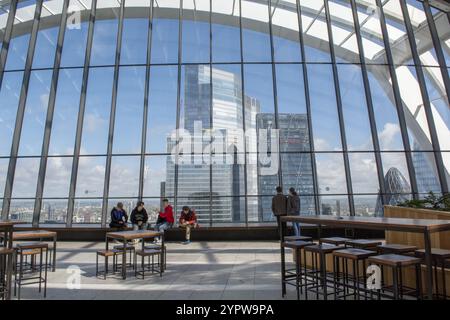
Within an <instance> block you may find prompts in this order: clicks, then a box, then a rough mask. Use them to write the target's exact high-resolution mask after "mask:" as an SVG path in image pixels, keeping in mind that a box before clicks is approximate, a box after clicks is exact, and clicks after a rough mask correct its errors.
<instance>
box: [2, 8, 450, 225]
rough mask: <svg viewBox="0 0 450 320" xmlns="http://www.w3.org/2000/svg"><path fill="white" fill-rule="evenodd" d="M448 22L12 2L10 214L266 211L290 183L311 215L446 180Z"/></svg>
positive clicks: (65, 218) (6, 207)
mask: <svg viewBox="0 0 450 320" xmlns="http://www.w3.org/2000/svg"><path fill="white" fill-rule="evenodd" d="M8 21H9V23H8ZM449 30H450V20H449V14H448V13H445V12H441V11H439V10H438V9H435V8H433V7H430V6H429V5H427V4H425V5H424V4H423V3H422V2H421V1H416V0H230V1H223V0H195V1H194V0H120V1H118V0H23V1H20V0H12V1H3V2H2V4H1V5H0V48H1V55H0V101H1V103H0V210H1V215H2V217H4V218H6V217H10V218H12V219H20V220H24V221H26V222H29V223H33V224H34V225H38V224H39V223H40V224H50V223H58V224H67V225H69V226H71V225H76V224H98V225H103V226H105V225H106V224H107V223H108V222H109V212H110V210H111V209H112V207H113V206H114V205H115V204H116V203H117V202H119V201H120V202H123V203H124V204H125V208H126V210H128V211H131V210H132V209H133V208H134V206H135V205H136V202H137V201H139V200H141V199H142V200H143V201H144V202H145V204H146V207H147V210H148V212H149V213H150V221H155V220H156V217H157V214H158V212H159V210H160V208H161V201H162V199H164V198H168V199H169V200H170V201H171V202H172V203H173V205H174V207H175V210H176V214H177V215H178V214H179V212H180V211H181V207H182V206H184V205H188V206H190V207H192V208H193V209H195V211H196V212H197V215H198V217H199V222H200V223H201V224H202V225H211V226H217V225H230V224H233V225H256V224H261V223H274V221H275V219H274V217H273V215H272V212H271V197H272V196H273V195H274V193H275V187H276V186H278V185H281V186H283V187H284V189H285V191H286V192H287V190H288V189H289V188H290V187H294V188H295V189H296V190H297V192H298V193H299V194H300V197H301V213H302V214H304V215H314V214H328V215H338V214H339V215H361V216H381V215H383V205H386V204H396V203H398V202H401V201H404V200H405V199H411V198H421V197H424V196H426V194H427V193H428V192H430V191H432V192H434V193H436V194H442V193H448V191H449V183H450V144H449V143H450V142H449V141H450V140H449V139H448V137H449V136H450V128H449V127H450V106H449V92H450V80H449V68H450V62H449V61H450V49H449V48H450V46H449V43H450V42H449V41H450V32H449ZM22 88H25V90H21V89H22ZM177 129H178V130H177Z"/></svg>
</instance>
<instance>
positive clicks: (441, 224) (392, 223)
mask: <svg viewBox="0 0 450 320" xmlns="http://www.w3.org/2000/svg"><path fill="white" fill-rule="evenodd" d="M281 221H283V222H303V223H311V224H315V225H317V227H318V237H319V242H320V238H321V236H320V234H321V228H322V226H327V227H340V228H355V229H371V230H385V231H401V232H413V233H421V234H423V237H424V243H425V265H426V277H425V278H426V279H425V280H426V284H427V291H426V292H427V296H428V299H430V300H431V299H433V268H432V258H431V237H430V235H431V234H432V233H435V232H441V231H448V230H450V220H437V219H407V218H383V217H350V216H344V217H343V216H341V217H336V216H327V215H316V216H283V217H281ZM284 229H285V227H284V226H283V224H281V228H280V239H281V242H283V239H284V234H285V230H284ZM281 260H282V261H281V264H282V268H284V265H285V261H284V247H283V246H282V245H281ZM282 272H283V274H284V270H283V269H282ZM285 290H286V289H285V287H283V294H284V293H285Z"/></svg>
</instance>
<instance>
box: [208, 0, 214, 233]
mask: <svg viewBox="0 0 450 320" xmlns="http://www.w3.org/2000/svg"><path fill="white" fill-rule="evenodd" d="M212 68H213V66H212V0H209V101H210V106H209V127H210V129H211V130H210V132H212V130H213V128H214V127H213V120H214V119H213V103H214V99H213V72H212ZM209 139H210V140H209V143H211V141H212V136H210V137H209ZM211 155H212V150H211V148H209V225H210V226H211V227H212V225H213V216H212V212H213V211H212V208H213V198H212V189H213V182H212V175H213V164H212V161H211Z"/></svg>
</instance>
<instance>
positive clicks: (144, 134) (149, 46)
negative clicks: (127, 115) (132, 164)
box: [125, 0, 153, 200]
mask: <svg viewBox="0 0 450 320" xmlns="http://www.w3.org/2000/svg"><path fill="white" fill-rule="evenodd" d="M125 10H126V9H125ZM152 32H153V0H150V8H149V17H148V34H147V65H146V69H145V85H144V90H145V92H144V112H143V119H142V138H141V142H142V144H141V163H140V172H139V192H138V197H139V200H142V198H143V196H144V178H145V177H144V172H145V153H146V148H147V122H148V119H147V117H148V108H149V90H150V72H151V68H150V62H151V55H152Z"/></svg>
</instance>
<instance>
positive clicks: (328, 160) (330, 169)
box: [316, 153, 347, 194]
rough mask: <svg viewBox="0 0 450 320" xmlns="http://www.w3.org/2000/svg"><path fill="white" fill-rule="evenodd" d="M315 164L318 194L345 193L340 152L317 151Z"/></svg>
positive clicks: (345, 187) (342, 161)
mask: <svg viewBox="0 0 450 320" xmlns="http://www.w3.org/2000/svg"><path fill="white" fill-rule="evenodd" d="M316 165H317V180H318V185H319V193H320V194H346V193H347V183H346V180H345V169H344V158H343V155H342V153H318V154H316Z"/></svg>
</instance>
